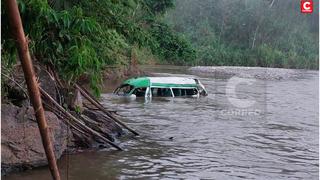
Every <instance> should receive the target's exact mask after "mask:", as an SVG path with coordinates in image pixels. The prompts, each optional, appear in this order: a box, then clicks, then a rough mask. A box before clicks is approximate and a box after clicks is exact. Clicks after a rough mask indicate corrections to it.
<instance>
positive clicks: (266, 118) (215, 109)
mask: <svg viewBox="0 0 320 180" xmlns="http://www.w3.org/2000/svg"><path fill="white" fill-rule="evenodd" d="M145 69H148V70H149V71H152V72H155V73H160V72H161V73H160V74H157V75H161V76H187V77H197V78H199V79H200V80H201V81H202V83H203V84H204V85H205V86H206V88H207V90H208V92H209V96H207V97H204V98H199V99H191V98H190V99H183V98H175V99H171V98H167V99H154V100H152V101H151V102H146V101H144V99H137V100H134V101H128V100H123V99H119V98H117V97H115V96H113V95H112V94H111V93H110V90H111V89H113V88H112V87H113V86H115V85H113V86H112V85H111V86H109V88H108V89H107V90H106V91H108V92H106V93H105V94H103V98H102V102H103V103H104V104H105V105H106V106H110V107H113V108H114V109H115V110H117V111H118V112H119V114H121V115H123V116H124V117H128V118H127V119H126V122H127V123H128V124H129V125H130V126H131V127H133V128H134V129H136V130H137V131H139V132H140V133H141V136H140V137H132V136H131V135H130V133H128V135H127V136H126V137H124V138H121V139H119V140H118V142H117V143H118V144H120V145H121V146H122V147H123V148H124V149H125V151H123V152H118V151H115V150H112V149H109V150H102V151H99V152H83V153H78V154H73V155H69V156H64V157H63V158H62V159H61V160H60V161H59V167H60V171H61V174H62V177H63V179H75V180H82V179H83V180H84V179H131V178H134V179H136V178H137V179H318V175H319V172H318V169H319V162H318V158H319V152H318V137H319V130H318V123H319V122H318V113H319V112H318V110H319V106H318V100H319V96H318V74H317V73H318V72H313V71H306V72H305V76H303V77H301V78H295V79H289V80H282V81H275V80H272V81H268V80H263V81H262V80H259V81H258V80H255V81H250V80H249V81H247V80H243V79H240V80H239V79H236V78H235V79H230V77H228V78H221V77H219V78H215V77H204V76H202V77H199V76H195V75H190V74H188V72H187V71H186V68H184V67H183V68H181V67H173V66H161V67H153V68H151V67H145ZM237 82H239V83H237ZM237 100H240V101H237ZM239 102H240V104H239ZM243 102H245V103H243ZM241 103H242V104H241ZM2 178H3V179H8V180H18V179H27V180H28V179H30V180H31V179H32V180H34V179H50V174H49V171H48V169H47V167H43V168H36V169H33V170H29V171H25V172H22V173H16V174H11V175H9V176H6V177H2Z"/></svg>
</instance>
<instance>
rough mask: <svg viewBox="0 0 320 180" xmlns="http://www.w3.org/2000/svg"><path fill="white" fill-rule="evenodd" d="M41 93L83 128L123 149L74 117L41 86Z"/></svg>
mask: <svg viewBox="0 0 320 180" xmlns="http://www.w3.org/2000/svg"><path fill="white" fill-rule="evenodd" d="M39 89H40V91H41V94H42V95H43V96H45V97H46V98H47V99H48V100H49V101H50V102H52V103H53V104H54V105H55V106H56V107H57V108H58V109H59V110H60V111H61V112H63V113H64V114H65V115H66V116H67V117H68V118H69V119H71V120H72V121H74V122H76V123H78V124H80V125H81V126H82V128H84V129H85V130H87V131H89V132H90V133H92V134H93V135H95V136H97V137H99V138H101V139H102V140H104V141H105V142H107V143H109V144H110V145H111V146H113V147H115V148H116V149H118V150H120V151H122V150H123V149H122V148H120V147H119V146H118V145H116V144H114V143H113V142H111V141H110V140H109V139H107V138H105V137H103V136H102V135H101V134H99V133H98V132H97V131H95V130H93V129H91V128H90V127H88V126H86V125H85V124H84V123H83V122H81V121H80V120H78V119H77V118H76V117H74V116H73V115H72V114H70V113H69V112H68V111H66V110H65V109H64V108H63V107H62V106H61V105H60V104H59V103H57V102H56V101H55V100H54V99H53V98H52V97H51V96H50V95H49V94H48V93H47V92H45V91H44V90H43V89H42V88H41V87H39Z"/></svg>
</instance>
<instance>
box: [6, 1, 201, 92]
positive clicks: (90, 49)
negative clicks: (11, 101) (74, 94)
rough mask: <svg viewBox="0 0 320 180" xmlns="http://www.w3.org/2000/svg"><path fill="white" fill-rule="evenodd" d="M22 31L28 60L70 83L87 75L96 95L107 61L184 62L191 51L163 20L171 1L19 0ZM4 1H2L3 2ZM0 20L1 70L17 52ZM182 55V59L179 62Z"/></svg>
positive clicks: (192, 53)
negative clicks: (43, 66) (25, 38)
mask: <svg viewBox="0 0 320 180" xmlns="http://www.w3.org/2000/svg"><path fill="white" fill-rule="evenodd" d="M18 3H19V8H20V13H21V17H22V21H23V24H24V30H25V33H26V35H27V36H28V39H29V40H30V44H29V48H30V51H31V54H32V57H33V59H35V60H37V61H39V62H41V63H44V64H49V65H51V66H53V67H54V68H55V69H56V70H57V71H58V73H59V74H60V76H62V77H63V78H64V79H65V80H67V81H69V82H74V81H76V80H77V79H78V78H79V77H81V76H87V77H89V78H90V80H91V85H92V88H93V89H94V90H96V92H97V94H98V90H99V88H98V86H99V82H100V80H101V74H102V73H101V71H102V70H104V68H105V67H107V66H109V65H127V64H129V63H130V60H131V56H133V55H134V56H138V57H137V59H138V60H140V61H148V60H149V58H150V57H154V59H156V60H157V61H162V62H164V61H167V62H174V63H177V64H183V63H184V62H187V61H193V60H194V58H195V56H194V55H195V53H194V50H193V49H192V48H191V46H190V44H189V43H188V41H187V40H186V39H184V38H183V37H182V36H180V35H178V34H177V33H175V32H174V31H172V29H171V28H170V27H168V25H166V24H165V23H163V21H162V18H161V17H162V16H163V14H164V13H165V12H166V10H167V9H168V8H172V7H173V1H172V0H99V1H84V0H83V1H82V0H80V1H79V0H77V1H76V0H68V1H59V0H52V1H49V2H47V1H46V0H19V1H18ZM2 4H4V2H2ZM1 20H2V24H3V26H2V31H1V32H2V37H3V39H2V41H1V46H2V51H1V54H2V68H3V69H8V68H9V67H10V66H11V65H12V64H14V63H15V62H16V59H17V57H16V56H17V53H16V49H15V45H14V41H13V39H12V37H11V34H10V29H9V27H8V24H9V23H8V19H7V18H6V9H5V8H4V9H3V11H2V14H1ZM181 59H183V61H181Z"/></svg>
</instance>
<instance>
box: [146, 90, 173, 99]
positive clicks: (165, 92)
mask: <svg viewBox="0 0 320 180" xmlns="http://www.w3.org/2000/svg"><path fill="white" fill-rule="evenodd" d="M151 93H152V96H153V97H171V96H172V94H171V89H170V88H151Z"/></svg>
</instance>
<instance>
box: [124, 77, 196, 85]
mask: <svg viewBox="0 0 320 180" xmlns="http://www.w3.org/2000/svg"><path fill="white" fill-rule="evenodd" d="M122 84H123V85H124V84H129V85H132V86H134V87H149V86H151V87H164V88H166V87H189V88H190V87H197V83H196V81H195V80H194V79H191V78H184V77H136V78H131V79H128V80H126V81H124V82H123V83H122Z"/></svg>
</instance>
